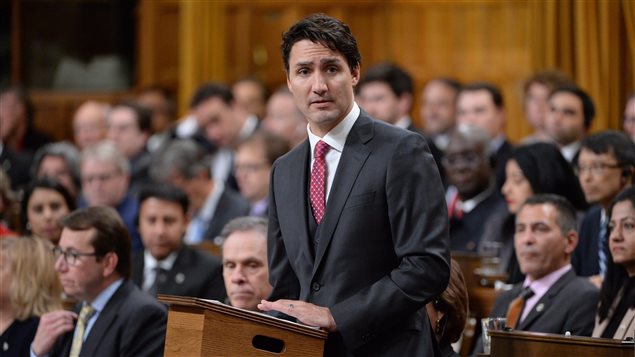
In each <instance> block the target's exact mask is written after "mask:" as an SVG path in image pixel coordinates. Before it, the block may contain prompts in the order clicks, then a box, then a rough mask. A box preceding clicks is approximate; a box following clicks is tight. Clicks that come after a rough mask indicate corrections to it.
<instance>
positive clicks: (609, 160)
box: [578, 148, 627, 207]
mask: <svg viewBox="0 0 635 357" xmlns="http://www.w3.org/2000/svg"><path fill="white" fill-rule="evenodd" d="M578 179H579V180H580V185H581V186H582V191H584V197H585V198H586V200H587V202H589V203H599V204H601V205H602V206H604V207H608V205H609V204H610V203H611V200H612V199H613V197H615V196H616V195H617V194H618V193H619V192H620V191H621V190H622V189H623V188H624V187H625V186H626V184H627V182H626V178H624V177H622V168H621V167H619V166H618V162H617V159H616V158H615V156H614V155H613V154H612V153H603V154H596V153H594V152H593V151H591V150H589V149H586V148H582V149H581V150H580V155H579V156H578Z"/></svg>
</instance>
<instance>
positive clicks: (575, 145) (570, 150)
mask: <svg viewBox="0 0 635 357" xmlns="http://www.w3.org/2000/svg"><path fill="white" fill-rule="evenodd" d="M580 145H581V144H580V141H574V142H572V143H571V144H569V145H565V146H563V147H561V148H560V152H561V153H562V156H564V158H565V159H567V161H569V162H571V161H573V158H574V157H575V154H576V153H577V152H578V150H580Z"/></svg>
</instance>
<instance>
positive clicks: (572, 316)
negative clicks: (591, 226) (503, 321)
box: [479, 194, 598, 340]
mask: <svg viewBox="0 0 635 357" xmlns="http://www.w3.org/2000/svg"><path fill="white" fill-rule="evenodd" d="M577 244H578V234H577V233H576V216H575V209H574V208H573V206H572V205H571V204H570V203H569V202H568V201H567V200H566V199H564V198H563V197H561V196H557V195H552V194H540V195H536V196H533V197H530V198H529V199H528V200H527V201H526V202H525V203H524V204H523V205H522V206H521V207H520V209H519V211H518V213H517V214H516V234H515V236H514V245H515V248H516V257H517V258H518V263H519V265H520V270H521V271H522V273H523V274H525V275H526V278H525V281H524V282H523V283H520V284H517V285H515V286H514V287H513V288H512V289H511V290H509V291H506V292H504V293H503V294H501V295H500V296H499V297H498V298H497V299H496V303H495V304H494V308H493V309H492V313H491V315H490V316H491V317H507V326H508V327H511V328H513V329H515V330H521V331H534V332H545V333H557V334H565V333H566V332H567V331H568V332H571V334H572V335H578V336H591V332H592V331H593V323H594V316H595V310H596V307H597V301H598V289H597V288H595V287H594V286H593V285H592V284H591V283H590V282H589V281H588V280H587V279H585V278H581V277H578V276H576V274H575V272H574V271H573V269H572V267H571V264H570V262H571V254H572V253H573V251H574V249H575V247H576V245H577ZM521 296H522V297H521ZM519 297H520V300H517V298H519ZM514 320H516V321H517V322H516V323H515V322H514ZM479 340H480V339H479Z"/></svg>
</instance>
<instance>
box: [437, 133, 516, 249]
mask: <svg viewBox="0 0 635 357" xmlns="http://www.w3.org/2000/svg"><path fill="white" fill-rule="evenodd" d="M443 166H444V167H445V172H446V173H447V179H448V183H449V184H450V185H451V186H450V187H449V188H448V192H447V193H446V196H447V197H446V203H447V204H448V214H449V217H450V248H451V249H452V251H463V252H476V251H477V248H478V247H479V246H480V242H481V236H482V235H483V230H484V228H485V225H484V224H483V223H484V222H487V220H488V219H489V217H491V216H492V215H496V214H502V213H504V212H507V207H506V206H505V201H503V198H502V197H501V195H500V193H499V192H498V190H497V189H496V183H495V182H494V175H493V169H492V164H491V159H490V148H489V138H488V137H487V134H486V133H485V132H484V131H483V130H481V129H480V128H478V127H476V126H475V125H469V124H461V125H459V126H458V127H457V128H456V129H454V130H452V131H451V132H450V136H449V142H448V147H447V149H446V151H445V156H444V157H443Z"/></svg>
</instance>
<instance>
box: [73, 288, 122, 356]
mask: <svg viewBox="0 0 635 357" xmlns="http://www.w3.org/2000/svg"><path fill="white" fill-rule="evenodd" d="M128 284H132V283H131V282H129V281H126V280H124V282H123V284H121V286H120V287H119V289H117V291H115V293H114V294H113V296H112V297H111V298H110V300H109V301H108V303H106V306H104V310H103V311H101V312H100V313H99V316H98V317H97V321H95V324H94V325H93V327H92V328H91V329H90V333H89V334H88V337H87V338H86V341H84V343H83V345H82V351H81V353H80V354H81V355H82V356H84V355H86V356H97V355H99V343H100V342H101V340H102V336H105V334H106V331H108V328H109V327H110V325H112V324H113V323H114V322H115V320H116V319H117V315H118V314H119V305H120V304H121V303H122V302H123V300H124V298H125V296H126V295H127V294H128V292H129V290H130V288H131V286H130V285H128Z"/></svg>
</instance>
